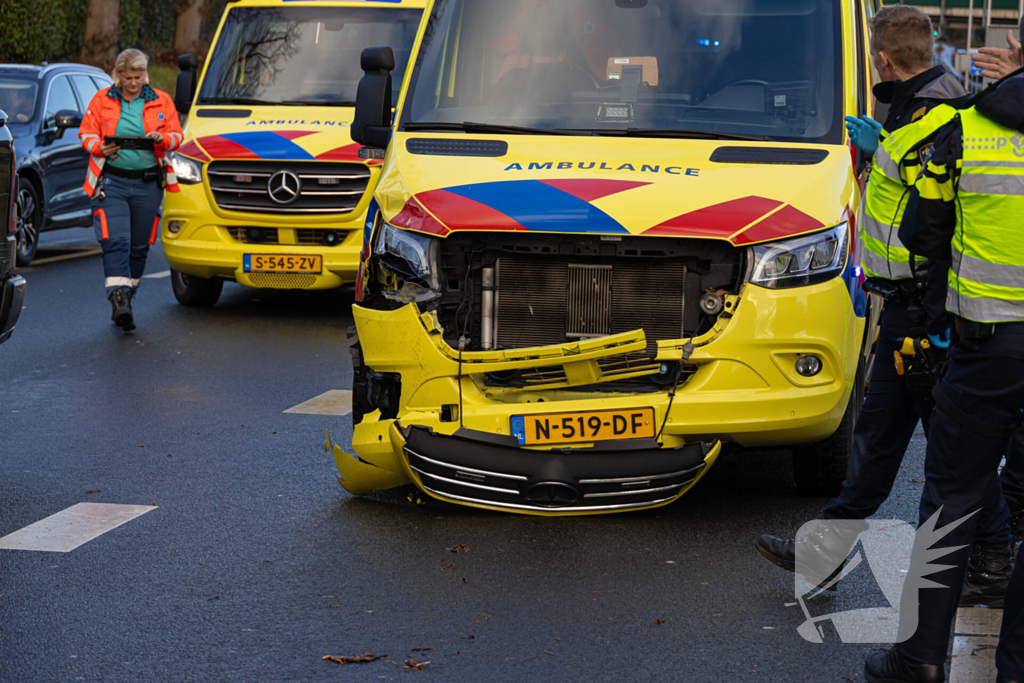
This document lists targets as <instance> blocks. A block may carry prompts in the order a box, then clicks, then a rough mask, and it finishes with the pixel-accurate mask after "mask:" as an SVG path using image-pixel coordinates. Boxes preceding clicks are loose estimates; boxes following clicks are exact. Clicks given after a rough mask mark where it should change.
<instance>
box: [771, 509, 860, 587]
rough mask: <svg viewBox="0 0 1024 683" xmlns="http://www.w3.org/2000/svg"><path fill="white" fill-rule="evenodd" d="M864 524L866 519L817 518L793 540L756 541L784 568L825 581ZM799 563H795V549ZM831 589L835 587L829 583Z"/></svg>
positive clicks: (820, 581) (772, 537)
mask: <svg viewBox="0 0 1024 683" xmlns="http://www.w3.org/2000/svg"><path fill="white" fill-rule="evenodd" d="M866 528H867V523H866V522H854V521H850V520H841V521H838V522H836V523H832V522H829V521H824V520H820V521H818V522H816V523H815V524H814V525H813V526H811V527H810V528H809V529H807V530H805V531H804V532H803V533H802V534H800V535H799V536H797V537H796V538H795V539H792V540H785V539H781V538H776V537H775V536H768V535H765V536H761V537H760V538H758V539H757V542H756V543H755V545H756V547H757V550H758V552H760V553H761V554H762V555H764V556H765V557H766V558H767V559H768V561H769V562H772V563H773V564H775V565H778V566H779V567H782V568H783V569H785V570H786V571H791V572H792V571H799V572H800V573H801V574H803V575H804V576H805V577H806V578H807V579H808V580H811V581H814V582H815V583H818V584H819V585H822V584H826V583H828V581H829V580H830V579H831V578H832V577H833V576H835V575H836V574H837V573H839V571H840V570H841V568H842V564H839V565H838V566H839V569H835V570H834V571H833V570H831V569H830V568H832V567H836V566H837V564H836V563H837V562H839V563H842V562H843V561H844V560H845V559H846V556H847V555H849V554H850V548H852V547H853V544H854V543H856V542H857V536H858V535H859V534H860V532H861V531H863V530H864V529H866ZM798 549H799V552H800V560H801V563H802V564H801V566H800V567H797V565H796V557H797V550H798ZM830 590H835V586H832V587H831V588H830Z"/></svg>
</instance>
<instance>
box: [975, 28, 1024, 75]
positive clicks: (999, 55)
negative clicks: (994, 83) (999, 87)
mask: <svg viewBox="0 0 1024 683" xmlns="http://www.w3.org/2000/svg"><path fill="white" fill-rule="evenodd" d="M1006 42H1007V43H1008V44H1009V45H1010V49H1008V50H1007V49H1005V48H1001V47H983V48H981V49H979V50H978V54H976V55H974V66H976V67H978V68H979V69H981V75H982V76H984V77H985V78H993V79H996V80H998V79H1000V78H1004V77H1006V76H1009V75H1010V74H1011V73H1013V72H1014V71H1016V70H1017V69H1019V68H1020V67H1021V49H1020V43H1019V42H1018V41H1017V39H1016V38H1014V37H1013V31H1007V32H1006Z"/></svg>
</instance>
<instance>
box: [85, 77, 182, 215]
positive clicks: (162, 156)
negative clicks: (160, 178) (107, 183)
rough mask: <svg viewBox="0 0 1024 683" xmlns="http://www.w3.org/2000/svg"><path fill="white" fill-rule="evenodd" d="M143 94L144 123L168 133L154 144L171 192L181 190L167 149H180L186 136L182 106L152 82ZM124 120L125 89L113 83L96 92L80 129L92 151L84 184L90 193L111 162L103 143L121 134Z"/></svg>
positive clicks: (148, 129)
mask: <svg viewBox="0 0 1024 683" xmlns="http://www.w3.org/2000/svg"><path fill="white" fill-rule="evenodd" d="M139 97H141V98H142V99H143V100H145V102H146V104H145V106H144V107H143V108H142V123H143V128H144V129H145V131H146V133H147V134H148V133H160V134H161V135H163V136H164V139H163V142H162V143H160V144H158V145H155V146H154V149H153V154H154V155H155V156H156V161H157V163H158V164H159V165H160V170H161V171H162V172H163V173H165V174H166V175H167V183H166V185H165V189H166V190H167V191H168V192H177V191H178V178H177V177H176V176H175V175H174V168H173V167H172V166H171V163H170V161H169V160H168V159H167V153H168V152H173V151H174V150H176V149H178V146H179V145H181V143H182V140H184V138H185V136H184V135H183V134H182V132H181V124H180V123H178V110H177V109H175V108H174V101H173V100H171V97H170V95H168V94H167V93H165V92H163V91H162V90H156V89H154V88H151V87H150V86H149V85H144V86H142V92H141V93H139ZM120 120H121V89H120V88H118V87H117V86H113V85H112V86H110V87H109V88H107V89H106V90H100V91H99V92H98V93H96V95H95V96H94V97H93V98H92V102H90V103H89V109H88V110H87V111H86V112H85V118H84V119H83V120H82V126H81V127H80V128H79V129H78V130H79V132H78V137H79V138H80V139H81V140H82V147H84V148H85V151H86V152H88V153H89V170H88V171H86V174H85V185H84V187H85V193H86V194H87V195H89V196H90V197H92V196H93V194H94V193H95V192H96V187H97V184H98V182H99V178H100V174H101V173H103V165H104V164H105V163H106V162H107V158H106V157H105V156H103V152H101V151H100V145H102V144H103V139H104V138H105V137H107V136H108V135H116V134H117V124H118V122H119V121H120Z"/></svg>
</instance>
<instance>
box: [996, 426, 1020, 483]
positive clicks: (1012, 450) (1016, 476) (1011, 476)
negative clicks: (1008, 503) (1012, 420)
mask: <svg viewBox="0 0 1024 683" xmlns="http://www.w3.org/2000/svg"><path fill="white" fill-rule="evenodd" d="M1001 481H1002V484H1003V495H1004V496H1010V497H1011V498H1016V499H1017V500H1020V501H1024V429H1018V430H1017V431H1016V432H1014V434H1013V436H1011V437H1010V445H1009V446H1007V447H1006V466H1005V467H1003V476H1002V477H1001Z"/></svg>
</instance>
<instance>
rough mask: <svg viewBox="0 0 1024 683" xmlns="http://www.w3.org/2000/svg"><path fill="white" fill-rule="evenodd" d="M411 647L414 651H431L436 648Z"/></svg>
mask: <svg viewBox="0 0 1024 683" xmlns="http://www.w3.org/2000/svg"><path fill="white" fill-rule="evenodd" d="M409 649H410V650H411V651H412V652H430V651H431V650H433V649H434V648H432V647H410V648H409Z"/></svg>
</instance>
